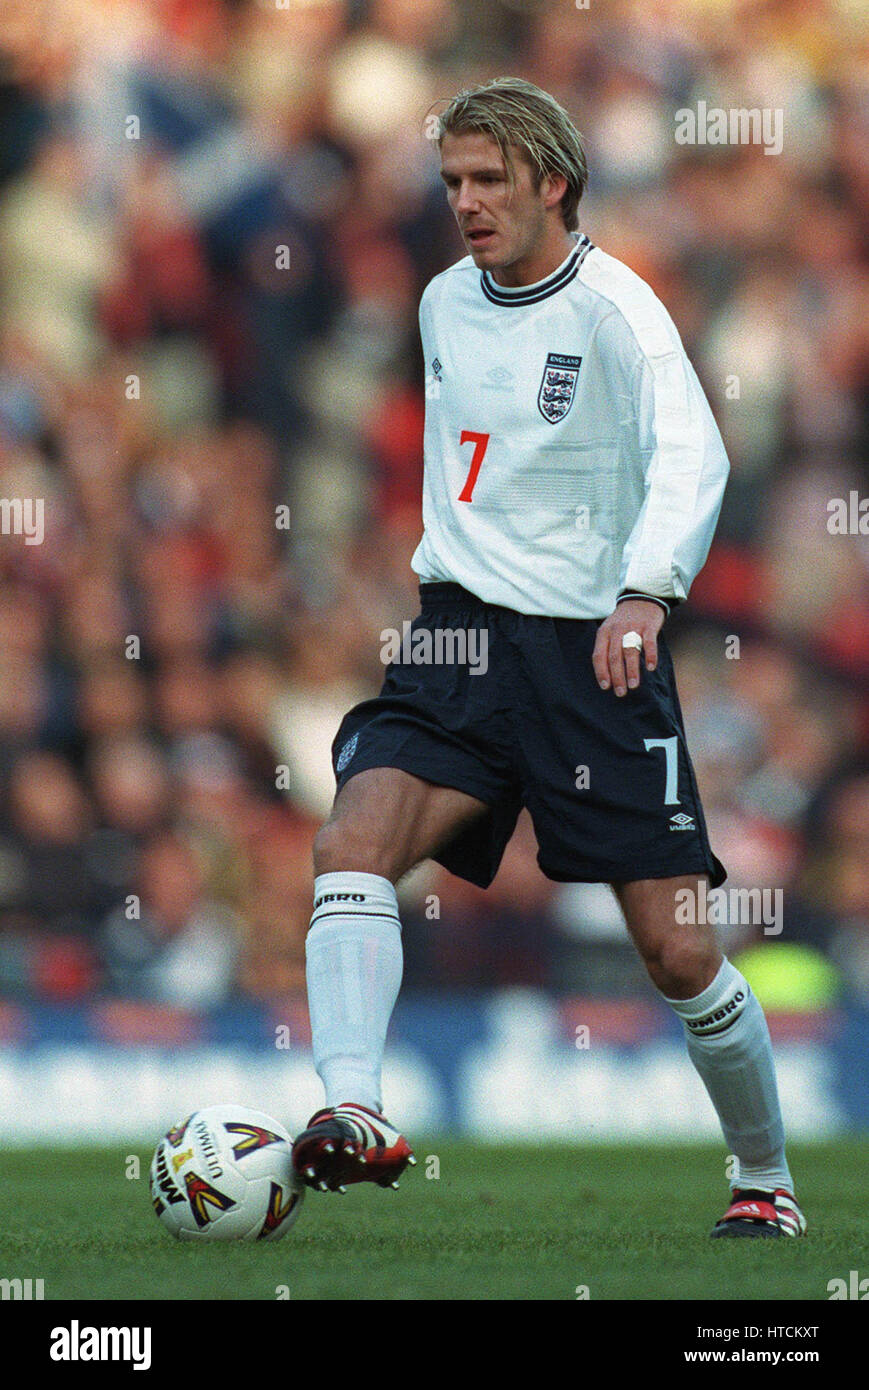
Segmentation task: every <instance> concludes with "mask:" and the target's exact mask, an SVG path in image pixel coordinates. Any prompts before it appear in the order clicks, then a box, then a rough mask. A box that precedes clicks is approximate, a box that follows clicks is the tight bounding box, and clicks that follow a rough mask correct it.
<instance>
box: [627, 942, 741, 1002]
mask: <svg viewBox="0 0 869 1390" xmlns="http://www.w3.org/2000/svg"><path fill="white" fill-rule="evenodd" d="M640 951H641V955H642V957H643V962H644V964H645V966H646V969H647V970H648V972H649V975H650V977H651V979H652V982H653V983H654V984H655V985H656V986H657V988H658V989H659V990H660V991H661V993H662V994H664V995H665V996H666V997H667V998H668V999H693V998H694V997H695V996H696V995H698V994H702V992H703V990H704V989H706V987H707V986H708V985H710V984H711V983H712V981H713V980H714V978H715V976H716V974H717V972H718V969H719V966H720V965H721V959H722V957H721V951H720V950H719V948H718V945H717V943H716V941H715V939H714V937H712V936H711V934H709V933H706V932H702V931H701V930H699V929H698V928H696V927H694V928H692V927H689V926H675V927H673V928H671V929H670V930H669V931H666V932H664V933H662V934H661V935H660V936H657V937H655V938H654V939H653V940H652V941H648V942H645V943H643V945H642V946H641V948H640Z"/></svg>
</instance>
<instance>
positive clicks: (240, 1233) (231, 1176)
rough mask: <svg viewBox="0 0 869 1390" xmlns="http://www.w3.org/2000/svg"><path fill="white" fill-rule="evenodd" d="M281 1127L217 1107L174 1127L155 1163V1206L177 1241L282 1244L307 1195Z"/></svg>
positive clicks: (256, 1114)
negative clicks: (277, 1242)
mask: <svg viewBox="0 0 869 1390" xmlns="http://www.w3.org/2000/svg"><path fill="white" fill-rule="evenodd" d="M292 1145H293V1141H292V1139H291V1138H290V1136H289V1134H288V1133H287V1131H286V1130H285V1129H284V1127H283V1125H282V1124H279V1123H278V1121H277V1120H273V1119H272V1117H271V1116H270V1115H264V1114H263V1113H262V1111H261V1110H249V1109H247V1107H246V1106H243V1105H212V1106H210V1107H209V1108H208V1109H207V1110H196V1111H194V1113H193V1114H192V1115H188V1116H187V1118H186V1120H181V1121H179V1123H178V1124H176V1125H173V1126H172V1128H171V1129H170V1130H169V1132H168V1133H167V1134H166V1135H165V1136H164V1137H163V1138H162V1139H161V1140H160V1142H159V1144H158V1145H157V1148H156V1150H155V1152H154V1157H153V1159H152V1161H151V1173H150V1189H151V1201H152V1203H153V1205H154V1211H155V1212H156V1213H157V1219H158V1220H159V1222H160V1225H161V1226H163V1227H164V1229H165V1230H167V1231H168V1232H169V1233H170V1235H173V1236H175V1237H176V1238H177V1239H178V1240H280V1238H281V1236H285V1235H286V1233H287V1231H288V1230H289V1229H290V1227H291V1226H294V1225H295V1223H296V1221H297V1220H298V1218H299V1213H300V1211H301V1208H302V1199H303V1197H304V1188H303V1187H302V1186H300V1185H298V1184H297V1182H296V1180H295V1176H294V1174H293V1163H292Z"/></svg>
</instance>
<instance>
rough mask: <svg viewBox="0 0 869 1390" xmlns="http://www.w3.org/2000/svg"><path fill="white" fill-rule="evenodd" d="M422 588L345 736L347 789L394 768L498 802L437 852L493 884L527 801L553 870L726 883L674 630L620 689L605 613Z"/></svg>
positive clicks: (336, 763)
mask: <svg viewBox="0 0 869 1390" xmlns="http://www.w3.org/2000/svg"><path fill="white" fill-rule="evenodd" d="M420 595H421V600H422V612H421V613H420V615H419V616H418V617H417V618H416V619H415V620H414V621H413V623H412V624H410V625H409V630H408V631H407V632H406V633H405V640H404V641H403V643H402V648H401V650H400V651H399V652H398V654H397V658H396V660H394V661H393V662H392V663H391V665H389V667H388V668H387V672H386V679H385V680H384V683H383V689H382V690H381V692H380V694H379V695H378V696H377V697H376V698H374V699H371V700H363V701H362V703H361V704H358V705H356V706H355V707H354V708H353V709H351V710H350V711H349V713H348V714H347V715H346V716H345V717H344V720H343V721H342V724H341V727H340V729H339V730H338V733H337V735H336V737H335V742H334V743H333V745H332V760H333V767H334V769H335V777H336V781H337V784H338V789H339V790H340V788H341V787H342V786H343V785H344V783H345V782H347V781H348V780H349V779H350V778H351V777H354V776H355V775H356V774H357V773H359V772H364V771H366V770H367V769H369V768H373V767H396V768H400V769H401V770H402V771H404V772H410V773H413V774H414V775H415V776H417V777H422V778H424V779H425V780H426V781H428V782H433V783H436V784H437V785H439V786H445V787H455V788H457V789H458V790H459V791H463V792H467V793H468V794H469V795H470V796H475V797H477V798H479V800H480V801H483V802H485V803H486V805H487V806H488V807H489V811H488V814H487V815H485V816H482V817H481V818H480V819H479V820H477V821H475V822H474V823H473V824H472V825H471V826H469V827H466V828H465V829H463V830H462V831H461V832H460V833H459V834H457V835H456V836H455V838H453V839H452V840H451V841H450V842H449V843H448V844H446V845H444V846H442V847H441V849H440V850H439V851H438V853H437V854H436V855H435V856H434V858H435V859H437V861H438V862H439V863H441V864H443V865H444V867H445V868H447V869H449V870H450V871H451V872H452V873H454V874H458V875H459V877H460V878H464V879H467V880H468V881H469V882H471V883H475V884H478V885H479V886H480V887H482V888H485V887H488V885H489V884H490V883H491V882H492V879H493V878H494V877H495V874H496V873H497V870H498V865H499V864H500V862H501V857H502V855H503V853H504V850H505V848H506V845H507V842H508V840H509V839H510V836H511V835H512V833H513V830H514V828H515V825H516V820H517V817H518V815H519V812H520V810H521V809H522V807H523V806H527V807H528V811H529V813H530V815H531V819H532V821H533V823H534V829H535V832H536V835H537V843H538V847H539V852H538V856H537V858H538V863H539V865H540V868H541V869H542V870H543V872H544V874H546V876H547V877H548V878H551V879H555V880H556V881H558V882H567V883H572V882H590V883H619V882H631V881H632V880H635V879H642V878H674V877H676V876H678V875H681V874H708V875H709V878H710V881H711V886H712V887H718V885H719V884H721V883H723V881H724V879H725V877H726V875H725V871H724V869H723V867H722V865H721V864H720V863H719V861H718V860H717V859H716V857H715V855H714V854H713V853H712V850H711V849H710V847H709V839H708V836H707V833H706V824H705V821H704V819H703V810H702V807H701V805H700V798H699V796H698V793H697V785H696V782H695V779H694V770H693V768H692V766H691V760H690V758H689V756H688V749H687V747H686V744H685V731H684V729H683V727H682V714H681V711H680V709H679V699H678V696H677V694H676V681H675V677H674V674H673V663H672V660H671V658H670V653H669V651H668V649H667V644H666V641H665V640H664V638H663V635H659V638H658V650H659V659H658V667H657V670H655V671H645V670H644V671H643V672H642V674H641V678H640V685H639V687H638V688H637V689H636V690H630V691H628V693H627V695H625V696H623V697H622V698H621V699H619V698H617V697H616V696H615V695H614V694H613V692H612V690H601V688H600V686H599V685H598V683H597V677H596V676H595V673H594V668H593V666H592V662H591V654H592V650H593V648H594V642H595V636H596V634H597V629H598V627H599V626H600V623H599V621H598V620H596V619H588V620H586V619H575V618H542V617H530V616H528V615H526V614H522V613H517V612H514V610H513V609H510V608H501V607H499V606H498V605H497V604H488V603H483V602H482V601H481V600H480V599H478V598H476V597H475V596H474V595H473V594H470V593H468V591H467V590H466V589H463V588H462V587H461V586H460V585H458V584H447V583H430V584H422V585H420ZM484 644H485V645H484ZM484 654H485V661H484V659H483V657H484ZM414 656H416V658H417V660H414V659H413V658H414ZM439 658H440V659H439Z"/></svg>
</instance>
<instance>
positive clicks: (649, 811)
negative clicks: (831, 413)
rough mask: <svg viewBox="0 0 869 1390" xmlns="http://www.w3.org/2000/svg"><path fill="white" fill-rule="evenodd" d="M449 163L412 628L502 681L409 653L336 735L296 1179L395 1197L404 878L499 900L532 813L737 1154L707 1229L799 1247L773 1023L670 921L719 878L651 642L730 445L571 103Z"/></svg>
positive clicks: (683, 583) (702, 554)
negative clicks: (499, 887)
mask: <svg viewBox="0 0 869 1390" xmlns="http://www.w3.org/2000/svg"><path fill="white" fill-rule="evenodd" d="M438 145H439V149H440V156H441V171H440V172H441V177H442V179H443V183H444V186H445V190H446V197H447V200H448V202H449V205H450V207H451V209H452V211H453V213H454V215H455V218H456V221H457V223H458V226H459V231H460V233H461V237H462V240H463V242H464V245H465V248H466V251H467V254H466V255H465V256H464V257H463V259H462V260H460V261H458V262H456V264H455V265H452V266H450V267H449V268H448V269H447V270H444V271H443V272H442V273H441V274H439V275H436V276H435V277H434V279H433V280H432V281H431V282H430V284H429V285H428V286H427V288H426V290H425V292H424V294H423V296H422V300H421V303H420V311H419V319H420V333H421V338H422V348H423V353H424V357H425V370H426V379H427V389H426V418H425V446H424V484H423V535H422V539H421V541H420V543H419V546H418V548H417V550H416V552H415V554H414V556H413V560H412V565H413V568H414V570H415V571H416V573H417V574H418V576H419V580H420V606H421V612H420V614H419V616H418V617H417V618H416V619H415V620H414V623H413V625H412V629H411V632H412V634H413V635H414V637H415V636H416V635H418V634H420V633H423V634H426V633H427V634H429V635H430V636H434V635H436V634H438V633H443V632H451V633H453V634H455V633H456V632H458V633H465V634H470V633H477V634H479V633H481V632H484V633H485V634H486V651H487V661H486V664H485V669H483V668H482V667H479V668H473V667H470V666H469V665H468V664H467V663H466V662H462V661H460V660H458V659H456V660H453V661H440V662H436V661H432V662H431V663H429V664H427V665H426V664H419V663H418V662H417V663H414V664H411V663H410V662H408V661H406V660H404V661H403V660H401V659H398V660H395V661H393V663H392V664H391V665H390V666H389V668H388V670H387V673H386V677H385V681H384V684H383V688H382V690H381V692H380V694H379V695H378V696H377V697H376V698H375V699H370V700H365V701H363V702H362V703H361V704H359V705H357V706H356V707H355V708H354V709H352V710H350V711H349V713H348V714H347V715H346V716H345V718H344V720H343V723H342V725H341V728H340V729H339V731H338V734H337V736H336V739H335V742H334V745H333V759H334V768H335V775H336V782H337V794H336V797H335V803H334V807H333V810H332V813H331V816H330V818H329V820H328V822H327V823H326V824H325V825H324V826H322V828H321V829H320V830H319V832H318V834H317V836H316V839H315V844H314V868H315V874H316V882H315V889H314V913H313V917H312V920H311V928H310V932H309V934H308V937H307V980H308V999H309V1007H310V1016H311V1032H312V1042H313V1054H314V1061H315V1065H316V1068H317V1071H318V1073H319V1075H320V1078H321V1080H322V1082H323V1085H324V1087H325V1108H324V1109H322V1110H319V1111H318V1112H317V1113H316V1114H315V1115H314V1116H312V1118H311V1120H310V1122H309V1125H308V1128H307V1129H306V1130H304V1132H303V1133H302V1134H300V1135H299V1137H298V1138H297V1140H296V1142H295V1145H294V1148H293V1161H294V1164H295V1168H296V1171H297V1174H298V1176H299V1177H300V1179H301V1180H302V1181H304V1182H306V1183H307V1184H309V1185H310V1186H311V1187H314V1188H319V1189H320V1190H342V1189H343V1188H344V1187H345V1186H346V1185H347V1184H348V1183H353V1182H360V1181H367V1182H375V1183H379V1184H380V1185H381V1186H389V1185H391V1186H396V1185H397V1181H398V1178H399V1176H400V1174H401V1173H402V1172H403V1171H404V1169H405V1168H406V1166H407V1165H408V1164H412V1163H413V1162H414V1157H413V1153H412V1150H411V1148H410V1145H409V1144H408V1142H407V1140H406V1139H405V1138H404V1137H403V1135H402V1134H400V1133H399V1132H398V1131H397V1130H396V1129H395V1128H394V1126H393V1125H392V1124H391V1123H390V1122H389V1121H388V1120H387V1119H386V1118H385V1117H384V1115H383V1113H382V1097H381V1061H382V1055H383V1049H384V1043H385V1039H386V1033H387V1028H388V1025H389V1019H390V1015H391V1013H392V1009H393V1006H394V1004H395V1000H396V997H397V994H398V990H399V986H400V983H401V975H402V946H401V925H400V921H399V915H398V904H397V900H396V893H395V884H396V883H397V882H398V880H399V879H400V878H401V877H402V875H404V874H406V873H407V872H408V870H410V869H412V868H413V867H414V866H415V865H416V864H418V863H419V862H420V861H421V860H423V859H426V858H429V857H431V858H434V859H436V860H437V861H438V862H439V863H441V864H443V865H444V866H445V867H446V868H448V869H449V870H450V871H451V872H453V873H455V874H458V875H460V876H461V877H463V878H465V879H468V880H469V881H470V882H471V883H475V884H478V885H480V886H482V887H487V886H488V885H489V884H490V883H491V881H492V879H493V878H494V876H495V873H496V872H497V869H498V865H499V863H500V860H501V857H502V854H503V852H504V848H505V846H506V844H507V841H508V840H509V838H510V836H511V834H512V832H513V829H514V826H515V824H516V819H517V817H518V814H519V812H520V810H521V808H522V807H523V806H527V808H528V810H529V813H530V815H531V818H532V821H533V823H534V828H535V832H536V836H537V841H538V846H539V854H538V861H539V864H540V867H541V869H542V871H543V872H544V873H545V874H546V875H547V876H548V877H549V878H550V879H554V880H557V881H560V882H576V881H583V882H595V883H597V882H605V883H609V884H611V885H612V888H613V889H614V891H615V893H616V895H617V897H618V900H619V903H620V904H621V907H622V910H623V912H624V916H625V920H626V922H627V926H628V930H629V932H630V935H631V938H632V940H633V942H634V944H635V946H636V948H637V950H638V951H639V953H640V956H641V958H642V960H643V962H644V964H645V966H646V969H647V970H648V973H649V975H650V977H651V980H652V984H653V985H654V986H655V988H657V989H658V990H659V991H660V992H661V994H662V995H663V996H664V998H665V1000H666V1001H667V1003H668V1004H669V1005H670V1007H671V1008H672V1009H673V1010H674V1012H675V1013H676V1014H677V1015H678V1016H679V1018H680V1019H681V1020H682V1023H683V1025H684V1029H685V1036H686V1041H687V1048H688V1053H689V1056H690V1058H691V1061H692V1063H693V1064H694V1066H695V1067H696V1069H697V1071H698V1072H699V1074H700V1077H701V1078H702V1080H703V1083H704V1085H705V1087H706V1090H707V1091H708V1093H709V1097H710V1099H711V1101H712V1104H713V1106H714V1107H715V1110H716V1112H717V1114H718V1118H719V1120H720V1123H721V1128H722V1130H723V1133H724V1138H725V1141H726V1143H727V1146H728V1150H729V1152H730V1153H731V1154H732V1155H734V1156H735V1157H736V1160H737V1167H736V1171H735V1173H734V1175H733V1178H732V1184H731V1185H732V1192H731V1201H730V1204H729V1206H728V1208H727V1210H726V1211H725V1212H724V1215H723V1216H722V1218H721V1220H719V1221H718V1223H717V1224H716V1225H715V1227H714V1229H713V1230H712V1235H713V1236H716V1237H722V1236H724V1237H740V1236H747V1237H780V1236H798V1235H802V1234H803V1233H804V1232H805V1219H804V1217H803V1214H802V1212H801V1211H800V1209H799V1207H798V1206H797V1203H796V1201H795V1198H794V1195H793V1193H794V1187H793V1182H792V1180H791V1175H790V1172H789V1170H788V1165H787V1161H786V1157H785V1141H784V1130H783V1125H782V1118H781V1112H780V1107H779V1098H778V1089H777V1084H776V1076H775V1068H774V1063H773V1054H772V1047H771V1044H770V1037H769V1031H768V1029H767V1025H766V1020H765V1018H764V1015H763V1011H762V1009H761V1007H760V1004H759V1003H758V1001H757V999H756V998H755V996H754V995H753V994H752V992H751V989H750V988H749V986H748V984H747V982H746V980H745V979H744V978H743V976H742V975H741V974H740V972H739V971H738V970H736V969H735V968H734V966H733V965H732V964H731V963H730V962H729V961H728V960H727V959H726V958H724V957H723V956H722V953H721V951H720V950H719V947H718V945H717V943H716V940H715V936H714V932H713V930H712V928H711V927H710V926H708V925H693V926H692V925H687V924H685V923H684V922H681V921H680V922H677V921H676V904H677V902H680V901H684V890H685V889H686V888H687V889H689V890H691V891H693V892H699V891H700V890H701V886H702V880H703V879H704V878H705V880H706V885H707V886H708V887H711V888H715V887H717V886H718V885H719V884H721V883H722V882H723V881H724V878H725V871H724V869H723V867H722V865H721V864H720V863H719V861H718V859H716V857H715V855H714V854H713V852H712V849H711V847H710V844H709V839H708V836H707V832H706V825H705V821H704V816H703V809H702V807H701V804H700V800H699V797H698V793H697V785H696V782H695V778H694V772H693V769H692V766H691V760H690V757H689V754H688V749H687V747H686V742H685V733H684V729H683V725H682V717H681V712H680V709H679V700H678V696H677V692H676V684H675V679H674V675H673V665H672V661H671V658H670V655H669V652H668V649H667V645H666V642H665V640H664V637H663V635H662V632H661V629H662V626H663V624H664V622H665V619H666V618H667V615H668V613H669V612H670V610H671V609H672V608H673V607H674V605H676V604H678V603H681V602H682V601H683V600H684V599H685V598H686V597H687V595H688V591H689V589H690V587H691V584H692V582H693V580H694V578H695V576H696V575H697V573H698V571H699V570H700V569H701V567H702V565H703V563H704V561H705V559H706V555H707V553H708V550H709V546H710V543H711V540H712V535H713V532H714V529H715V524H716V521H717V519H718V513H719V510H720V507H721V500H722V495H723V492H724V487H725V482H726V479H727V473H728V462H727V457H726V454H725V450H724V446H723V444H722V441H721V437H720V434H719V432H718V429H717V426H716V424H715V421H714V419H713V417H712V412H711V410H710V408H709V405H708V403H707V401H706V398H705V396H704V394H703V391H702V388H701V386H700V384H699V382H698V379H697V376H696V374H695V372H694V369H693V367H692V366H691V364H690V362H689V361H688V358H687V357H686V354H685V351H684V349H683V347H682V343H681V341H680V338H679V335H678V333H677V330H676V328H675V326H674V324H673V321H672V319H671V318H670V316H669V314H668V313H667V311H666V309H665V308H664V307H663V305H662V304H661V302H660V300H658V299H657V297H656V296H655V294H654V293H653V292H652V290H651V289H650V288H649V287H648V285H646V284H645V283H644V281H643V280H641V279H640V278H639V277H638V276H637V275H635V274H634V273H633V272H632V271H631V270H629V269H628V268H627V267H626V266H625V265H623V264H621V263H620V262H619V261H617V260H615V259H613V257H612V256H609V255H607V253H606V252H605V251H603V250H601V249H600V248H598V247H597V246H595V245H593V244H592V242H591V241H590V240H589V238H588V236H586V235H585V234H583V233H582V232H580V231H579V230H578V218H577V207H578V204H579V201H580V198H581V196H582V193H583V191H584V189H585V186H586V182H587V170H586V161H585V155H584V151H583V146H582V141H581V137H580V135H579V133H578V132H577V130H576V129H575V127H574V126H573V124H572V122H571V120H570V118H569V117H568V115H567V114H566V112H565V111H564V110H563V109H562V107H561V106H560V105H559V104H558V103H557V102H556V101H555V100H554V99H553V98H552V97H551V96H550V95H548V93H546V92H544V91H542V90H541V89H540V88H538V87H536V86H534V85H532V84H531V83H529V82H525V81H522V80H520V79H517V78H499V79H497V80H496V81H493V82H489V83H486V84H485V85H481V86H477V87H474V88H471V89H470V90H468V91H464V92H461V93H459V94H458V95H457V96H456V97H455V98H454V99H453V100H452V101H451V102H450V103H449V105H448V106H447V108H446V110H445V111H444V112H443V114H442V116H441V117H440V127H439V139H438ZM433 649H435V650H436V649H437V648H436V647H435V648H433ZM461 650H462V648H461V645H458V646H457V647H456V648H455V652H456V653H457V655H460V654H461ZM580 767H584V768H587V769H588V776H587V779H586V780H583V779H581V778H577V775H576V774H577V770H578V769H579V768H580ZM677 894H680V895H681V896H680V897H679V898H677Z"/></svg>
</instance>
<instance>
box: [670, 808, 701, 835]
mask: <svg viewBox="0 0 869 1390" xmlns="http://www.w3.org/2000/svg"><path fill="white" fill-rule="evenodd" d="M670 829H671V830H696V829H697V827H696V825H695V824H694V817H693V816H686V814H685V812H684V811H677V813H676V815H675V816H671V817H670Z"/></svg>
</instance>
